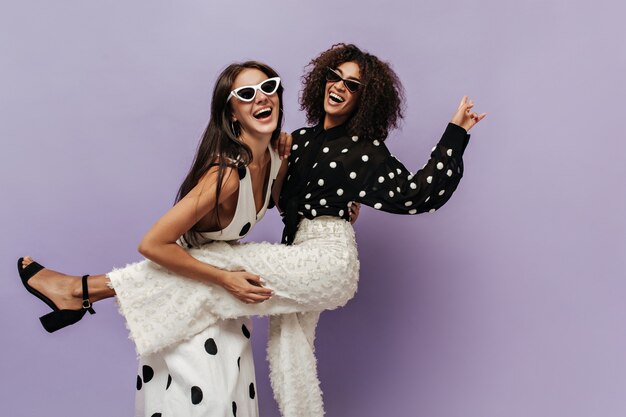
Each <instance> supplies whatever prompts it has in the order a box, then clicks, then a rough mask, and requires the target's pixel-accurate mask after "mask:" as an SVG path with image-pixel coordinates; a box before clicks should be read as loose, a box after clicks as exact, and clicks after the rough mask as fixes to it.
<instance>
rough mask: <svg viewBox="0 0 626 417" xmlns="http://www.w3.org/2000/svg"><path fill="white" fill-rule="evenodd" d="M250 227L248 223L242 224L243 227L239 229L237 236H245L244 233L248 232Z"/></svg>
mask: <svg viewBox="0 0 626 417" xmlns="http://www.w3.org/2000/svg"><path fill="white" fill-rule="evenodd" d="M251 227H252V225H251V224H250V222H248V223H246V224H244V225H243V227H242V228H241V232H239V236H245V235H246V233H248V232H249V231H250V228H251Z"/></svg>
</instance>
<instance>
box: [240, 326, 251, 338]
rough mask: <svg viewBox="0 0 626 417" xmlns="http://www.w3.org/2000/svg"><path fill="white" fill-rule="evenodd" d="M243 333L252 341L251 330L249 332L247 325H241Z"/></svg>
mask: <svg viewBox="0 0 626 417" xmlns="http://www.w3.org/2000/svg"><path fill="white" fill-rule="evenodd" d="M241 332H242V333H243V335H244V336H246V337H247V338H248V339H250V330H248V328H247V327H246V325H245V324H242V325H241Z"/></svg>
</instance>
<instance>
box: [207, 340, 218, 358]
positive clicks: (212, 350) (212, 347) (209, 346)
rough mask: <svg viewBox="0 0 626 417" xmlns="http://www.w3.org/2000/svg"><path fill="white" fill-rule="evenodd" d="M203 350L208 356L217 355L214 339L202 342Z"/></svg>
mask: <svg viewBox="0 0 626 417" xmlns="http://www.w3.org/2000/svg"><path fill="white" fill-rule="evenodd" d="M204 350H206V353H208V354H209V355H217V344H216V343H215V339H213V338H210V339H207V341H206V342H204Z"/></svg>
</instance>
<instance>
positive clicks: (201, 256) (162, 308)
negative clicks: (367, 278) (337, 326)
mask: <svg viewBox="0 0 626 417" xmlns="http://www.w3.org/2000/svg"><path fill="white" fill-rule="evenodd" d="M189 253H190V254H191V255H192V256H194V257H195V258H197V259H198V260H200V261H202V262H205V263H207V264H210V265H214V266H216V267H218V268H222V269H225V270H233V271H234V270H245V271H248V272H251V273H254V274H257V275H260V276H261V277H262V278H263V279H264V280H265V281H266V287H268V288H270V289H272V290H273V291H274V295H273V296H272V298H271V299H269V300H267V301H265V302H263V303H260V304H245V303H242V302H240V301H238V300H237V299H236V298H234V297H233V296H231V295H230V294H229V293H228V292H227V291H226V290H224V289H223V288H222V287H220V286H217V285H211V284H202V283H199V282H197V281H194V280H191V279H186V278H183V277H180V276H178V275H176V274H173V273H171V272H170V271H167V270H166V269H164V268H162V267H160V266H158V265H156V264H155V263H153V262H150V261H142V262H138V263H135V264H131V265H128V266H127V267H126V268H122V269H118V270H115V271H113V272H111V273H109V274H108V276H109V278H110V280H111V284H112V286H113V288H114V289H115V291H116V294H117V298H118V302H119V305H120V310H121V312H122V314H123V315H124V316H125V318H126V322H127V325H128V328H129V330H130V333H131V338H132V339H133V340H134V341H135V344H136V347H137V351H138V353H139V354H140V355H147V354H150V353H154V352H157V351H159V350H161V349H164V348H166V347H167V346H171V345H172V344H174V343H177V342H180V341H183V340H187V339H189V338H190V337H192V336H194V335H196V334H198V333H199V332H201V331H202V330H204V329H206V328H208V327H209V326H211V325H213V324H214V323H215V322H216V321H217V320H219V319H228V318H235V317H241V316H253V315H272V317H271V318H270V340H269V343H268V358H269V360H270V368H271V370H270V377H271V379H272V387H273V389H274V395H275V397H276V400H277V402H278V404H279V407H280V409H281V412H282V414H283V416H284V417H309V416H311V417H318V416H322V415H323V413H324V412H323V405H322V400H321V392H320V390H319V382H318V380H317V374H316V364H315V356H314V348H313V341H314V338H315V327H316V325H317V320H318V318H319V313H320V312H321V311H323V310H327V309H334V308H337V307H340V306H343V305H345V303H347V302H348V300H350V299H351V298H352V297H353V296H354V294H355V292H356V289H357V284H358V270H359V262H358V254H357V250H356V242H355V239H354V231H353V229H352V226H351V225H350V224H349V223H348V222H346V221H345V220H342V219H338V218H334V217H320V218H316V219H314V220H308V219H304V220H303V221H302V222H301V223H300V226H299V228H298V233H297V234H296V238H295V240H294V244H293V245H292V246H286V245H280V244H270V243H245V244H228V243H225V242H213V243H210V244H207V245H204V246H203V247H202V248H199V249H191V250H189Z"/></svg>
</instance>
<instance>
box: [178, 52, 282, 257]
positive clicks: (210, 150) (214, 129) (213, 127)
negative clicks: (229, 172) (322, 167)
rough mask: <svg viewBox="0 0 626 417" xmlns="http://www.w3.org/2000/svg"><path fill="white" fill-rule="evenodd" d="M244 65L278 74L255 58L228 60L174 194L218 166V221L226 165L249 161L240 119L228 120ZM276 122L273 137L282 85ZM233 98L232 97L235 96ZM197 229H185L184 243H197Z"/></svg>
mask: <svg viewBox="0 0 626 417" xmlns="http://www.w3.org/2000/svg"><path fill="white" fill-rule="evenodd" d="M245 69H257V70H259V71H261V72H263V73H264V74H265V75H267V77H268V78H272V77H278V73H277V72H276V71H275V70H274V69H273V68H271V67H270V66H268V65H266V64H263V63H261V62H258V61H246V62H243V63H241V64H231V65H229V66H228V67H226V69H224V71H222V73H221V74H220V75H219V77H218V78H217V81H216V82H215V88H214V89H213V98H212V99H211V116H210V118H209V124H208V126H207V127H206V129H205V131H204V134H203V135H202V139H201V140H200V143H199V145H198V149H197V151H196V156H195V157H194V160H193V163H192V164H191V169H190V170H189V173H188V174H187V176H186V177H185V180H184V181H183V183H182V184H181V186H180V188H179V189H178V194H177V195H176V203H177V202H179V201H180V200H182V199H183V198H184V197H185V196H186V195H187V193H189V191H191V190H192V189H193V188H194V187H195V186H196V185H197V184H198V181H199V180H200V178H202V176H203V175H204V174H205V173H206V172H207V171H208V170H209V168H211V167H212V166H216V165H217V166H218V171H217V188H216V191H215V214H216V216H217V222H218V226H219V227H220V228H221V225H220V223H219V212H218V210H219V198H220V192H221V191H222V181H223V180H224V171H225V170H226V167H228V166H234V167H244V166H247V165H248V164H250V162H252V150H251V149H250V147H249V146H247V145H246V144H245V143H243V141H242V140H241V139H239V133H240V131H241V126H240V125H239V122H234V123H233V122H231V115H232V107H231V104H230V103H231V102H232V101H231V100H228V96H229V95H230V92H231V91H232V89H233V88H232V87H233V83H234V82H235V78H237V76H238V75H239V74H240V73H241V72H242V71H243V70H245ZM276 94H278V104H279V113H278V125H277V126H276V130H275V131H274V132H273V133H272V140H274V139H276V138H277V137H278V135H279V134H280V130H281V127H282V123H283V106H282V103H283V86H282V84H281V85H280V86H279V87H278V91H277V92H276ZM232 100H235V99H234V98H233V99H232ZM198 233H199V232H198V231H197V230H196V226H195V225H194V226H193V227H192V228H191V229H190V230H188V231H187V232H186V233H185V234H184V235H183V238H184V239H185V241H186V242H187V244H189V245H192V246H196V245H197V244H198V243H199V241H200V236H199V234H198Z"/></svg>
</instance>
